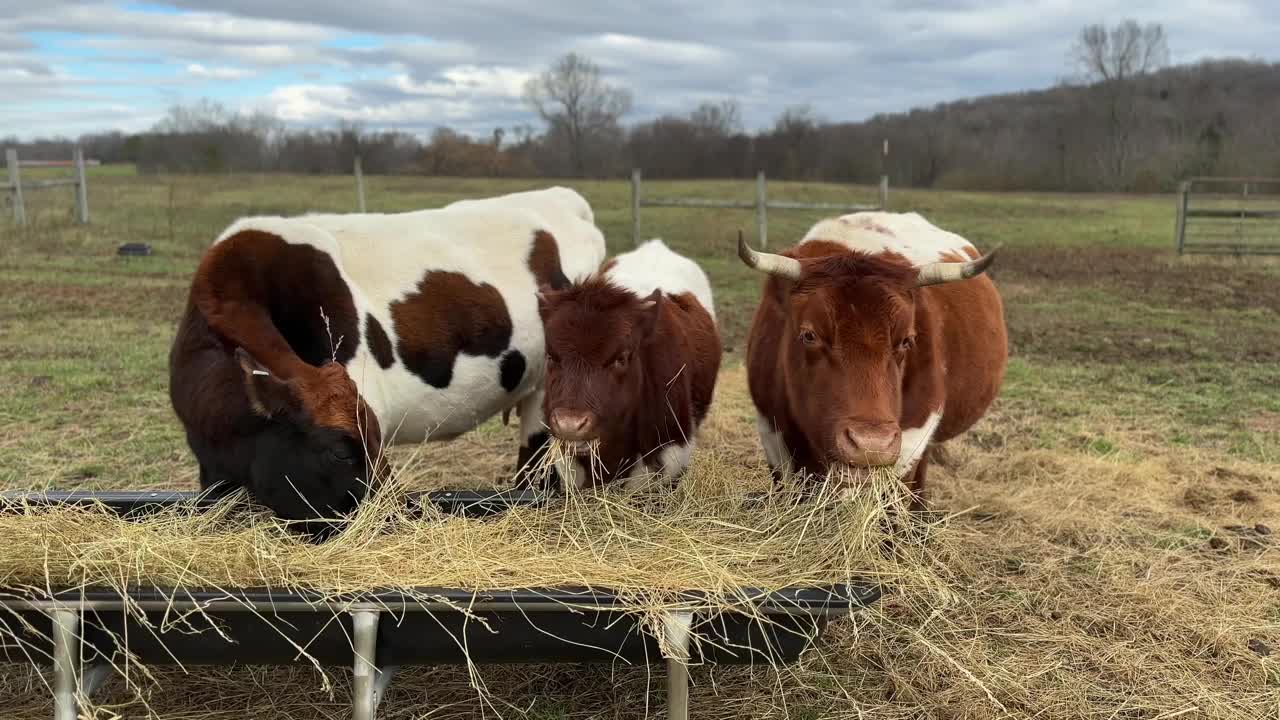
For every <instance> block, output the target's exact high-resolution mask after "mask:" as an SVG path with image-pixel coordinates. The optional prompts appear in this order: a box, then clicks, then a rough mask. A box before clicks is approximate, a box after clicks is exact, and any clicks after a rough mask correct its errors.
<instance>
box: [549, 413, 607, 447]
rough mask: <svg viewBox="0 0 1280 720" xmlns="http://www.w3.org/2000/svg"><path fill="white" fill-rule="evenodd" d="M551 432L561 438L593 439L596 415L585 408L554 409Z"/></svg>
mask: <svg viewBox="0 0 1280 720" xmlns="http://www.w3.org/2000/svg"><path fill="white" fill-rule="evenodd" d="M551 432H552V433H554V434H555V436H556V437H558V438H560V439H561V440H575V441H582V440H593V439H595V432H596V417H595V415H594V414H593V413H591V412H588V411H585V410H564V409H557V410H552V411H551Z"/></svg>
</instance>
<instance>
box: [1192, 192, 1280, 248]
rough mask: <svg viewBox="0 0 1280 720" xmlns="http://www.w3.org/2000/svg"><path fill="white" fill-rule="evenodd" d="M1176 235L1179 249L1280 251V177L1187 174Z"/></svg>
mask: <svg viewBox="0 0 1280 720" xmlns="http://www.w3.org/2000/svg"><path fill="white" fill-rule="evenodd" d="M1174 240H1175V242H1176V243H1177V245H1178V254H1179V255H1182V254H1190V253H1204V254H1215V255H1280V178H1256V177H1194V178H1191V179H1189V180H1184V181H1183V182H1182V184H1181V185H1179V186H1178V222H1177V226H1176V229H1175V231H1174Z"/></svg>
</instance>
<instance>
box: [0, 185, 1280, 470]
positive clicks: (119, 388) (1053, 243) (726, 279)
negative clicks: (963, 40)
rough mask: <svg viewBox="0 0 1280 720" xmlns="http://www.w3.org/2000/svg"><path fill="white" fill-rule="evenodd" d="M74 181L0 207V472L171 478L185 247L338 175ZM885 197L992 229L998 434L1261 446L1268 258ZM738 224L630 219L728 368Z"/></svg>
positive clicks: (292, 204)
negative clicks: (678, 269)
mask: <svg viewBox="0 0 1280 720" xmlns="http://www.w3.org/2000/svg"><path fill="white" fill-rule="evenodd" d="M41 172H42V173H47V172H53V171H52V170H42V171H41ZM547 184H549V183H548V182H546V181H537V180H489V179H453V178H422V177H370V178H367V196H368V201H369V207H370V210H373V211H403V210H409V209H415V208H422V207H429V206H435V205H440V204H444V203H447V202H450V201H453V200H456V199H459V198H465V197H476V196H483V195H492V194H498V193H502V192H510V191H515V190H521V189H528V188H533V187H539V186H545V185H547ZM569 184H571V185H572V186H574V187H575V188H577V189H579V190H580V191H581V192H583V193H584V194H585V195H586V196H587V198H588V200H589V201H590V202H591V203H592V206H593V208H594V209H595V212H596V217H597V222H598V224H599V225H600V227H601V228H602V230H603V231H604V233H605V235H606V237H607V238H608V241H609V247H610V251H611V252H619V251H623V250H625V249H627V248H628V247H630V244H631V237H630V234H631V216H630V189H629V186H628V184H627V183H626V182H621V181H588V182H572V183H569ZM644 187H645V192H646V194H647V195H648V196H650V197H659V196H700V197H717V198H734V199H750V198H751V197H752V196H753V192H754V187H753V184H752V183H751V182H749V181H719V180H717V181H702V182H646V183H645V185H644ZM90 188H91V190H90V206H91V208H92V213H93V218H92V223H91V224H90V225H89V226H87V227H83V226H79V225H76V224H74V223H73V222H72V218H71V203H70V193H69V191H65V192H64V191H63V190H62V189H59V190H50V191H42V192H33V193H31V194H30V196H29V198H28V214H29V217H30V218H31V223H30V225H29V226H28V227H26V228H24V229H20V230H19V229H15V228H14V227H12V226H11V225H9V224H7V223H4V224H0V287H3V288H4V291H3V293H0V335H3V337H4V338H5V340H4V342H3V343H0V423H3V425H4V426H5V427H6V428H7V429H8V430H9V432H7V433H5V435H4V437H0V486H7V487H27V486H104V485H105V486H110V485H115V486H120V485H154V484H165V483H169V484H183V483H187V482H189V481H190V479H191V478H192V477H193V475H194V473H193V469H192V468H191V466H190V461H189V458H188V456H187V453H186V449H185V443H184V442H183V439H182V434H181V431H180V428H179V427H178V425H177V422H176V420H175V419H174V418H173V417H172V413H171V411H170V409H169V405H168V398H167V392H166V388H167V368H166V359H167V353H168V346H169V343H170V341H171V339H172V332H173V329H174V325H175V322H176V320H177V317H178V313H179V311H180V309H181V306H182V303H183V302H184V300H185V293H186V289H187V283H188V282H189V275H190V272H191V271H192V269H193V268H194V267H195V265H196V263H197V262H198V259H199V257H200V254H201V252H203V250H204V248H205V247H207V245H208V243H209V242H210V241H211V240H212V238H213V237H214V236H215V235H217V234H218V232H219V231H221V230H222V229H223V228H224V227H225V226H226V225H227V224H228V223H230V222H231V221H232V220H234V219H235V218H237V217H239V216H242V215H247V214H254V213H285V214H289V213H301V212H306V211H312V210H322V211H346V210H353V209H354V206H355V192H354V185H353V182H352V180H351V179H350V178H349V177H301V176H278V175H252V176H249V175H236V176H211V177H190V176H138V175H136V174H134V173H133V172H132V170H131V169H128V170H126V169H123V168H116V167H111V166H108V167H100V168H93V169H92V170H91V179H90ZM769 192H770V197H773V198H777V199H788V200H809V201H822V202H837V201H852V202H872V201H874V198H875V191H874V189H873V188H869V187H855V188H851V187H845V186H836V185H827V184H805V183H785V182H775V183H771V184H770V186H769ZM891 203H892V205H893V206H894V208H895V209H899V210H916V211H919V212H921V213H922V214H924V215H925V216H926V217H928V218H929V219H930V220H932V221H933V222H935V223H937V224H938V225H940V226H942V227H944V228H947V229H950V230H953V231H955V232H958V233H961V234H963V235H965V236H967V237H969V238H970V239H972V240H973V241H974V242H975V243H976V244H977V245H978V246H979V247H981V248H989V247H991V246H993V245H995V244H997V243H1004V244H1005V249H1004V251H1003V252H1002V257H1001V259H1000V260H998V261H997V264H996V267H995V270H993V275H994V277H995V278H996V280H997V283H998V285H999V286H1000V287H1001V288H1002V289H1003V291H1004V296H1005V303H1006V314H1007V317H1008V321H1009V326H1010V333H1011V337H1012V339H1013V355H1014V357H1013V359H1012V362H1011V364H1010V368H1009V372H1008V380H1007V383H1006V386H1005V388H1004V391H1003V395H1002V399H1001V402H1000V407H999V411H1000V412H1002V413H1005V414H1006V415H1009V416H1011V417H1014V418H1015V419H1018V418H1021V419H1022V421H1021V422H1020V423H1019V425H1018V428H1019V432H1025V433H1028V434H1030V435H1031V436H1032V437H1033V438H1034V441H1035V443H1037V444H1039V445H1042V446H1044V447H1068V448H1077V449H1083V450H1085V451H1087V452H1090V453H1092V454H1095V455H1103V456H1107V455H1111V454H1115V453H1121V454H1123V453H1133V452H1137V451H1138V450H1137V449H1135V448H1134V447H1132V445H1133V439H1134V438H1140V439H1141V441H1142V443H1143V444H1144V445H1145V444H1146V443H1152V442H1154V443H1158V444H1164V445H1169V446H1191V447H1203V448H1206V449H1212V450H1214V451H1217V452H1223V453H1227V454H1231V455H1237V456H1240V457H1243V458H1248V459H1261V460H1275V459H1276V458H1277V457H1280V452H1278V451H1280V420H1277V418H1280V383H1277V382H1275V378H1276V376H1275V371H1274V368H1275V363H1276V362H1277V361H1280V338H1278V336H1280V333H1277V332H1276V331H1275V328H1276V327H1277V311H1276V303H1275V302H1274V301H1271V300H1267V295H1268V294H1270V296H1271V297H1274V289H1273V288H1274V282H1275V281H1276V280H1277V279H1278V278H1280V271H1278V266H1277V265H1276V264H1274V263H1261V264H1255V263H1248V264H1246V263H1235V262H1232V261H1212V260H1179V259H1177V258H1176V256H1175V255H1174V254H1173V253H1172V251H1171V244H1172V243H1171V234H1172V222H1173V216H1172V212H1171V210H1172V207H1173V203H1172V197H1122V196H1111V195H1106V196H1085V195H1052V194H983V193H951V192H928V191H894V192H893V193H892V195H891ZM821 216H822V214H821V213H813V212H802V211H772V212H770V216H769V220H770V224H769V235H770V246H771V247H772V248H778V247H784V246H786V245H787V244H790V243H791V242H794V240H795V239H797V238H798V237H800V236H801V235H802V234H803V233H804V231H805V230H806V229H807V228H808V227H809V225H810V224H812V223H813V222H814V221H815V220H817V219H819V218H820V217H821ZM739 228H741V229H743V230H745V231H746V232H747V233H748V235H749V236H754V233H755V231H754V228H755V219H754V216H753V214H752V212H751V211H739V210H707V209H667V208H645V209H644V210H643V211H642V224H641V232H642V236H643V237H644V238H649V237H663V238H665V239H666V240H667V241H668V242H669V243H670V244H671V245H672V246H673V247H674V248H676V249H677V250H679V251H681V252H684V253H687V254H689V255H691V256H692V257H694V258H696V259H697V260H698V261H699V262H700V263H701V264H702V265H703V267H704V268H705V269H706V270H707V272H708V274H709V275H710V277H711V279H712V283H713V286H714V291H715V294H716V303H717V311H718V315H719V317H720V318H721V322H722V325H723V333H724V336H725V346H726V348H728V349H729V350H730V357H729V358H727V365H730V366H732V365H733V364H735V363H737V362H739V357H740V353H741V351H742V347H743V342H744V338H745V334H746V330H747V326H748V324H749V322H750V318H751V314H752V312H753V310H754V307H755V302H756V300H757V297H758V293H759V286H760V282H759V277H758V276H756V275H754V274H753V273H752V272H750V271H748V270H747V269H745V268H744V267H742V265H741V264H740V263H739V262H738V260H737V258H736V256H735V255H734V241H735V238H736V235H737V232H738V229H739ZM130 241H140V242H147V243H150V244H151V245H152V246H153V248H154V249H155V252H156V254H155V255H154V256H153V257H147V258H129V259H126V258H120V257H117V256H116V255H115V254H114V252H115V248H116V247H117V246H118V245H119V244H120V243H123V242H130ZM1073 268H1074V270H1072V269H1073ZM1067 271H1072V272H1067ZM1205 273H1213V274H1214V275H1213V276H1212V277H1209V278H1208V279H1206V277H1205ZM1058 275H1061V277H1058ZM1193 291H1194V292H1193ZM1104 417H1105V418H1107V420H1106V421H1105V424H1106V425H1107V427H1099V424H1100V423H1103V422H1104V421H1102V420H1100V418H1104ZM491 426H492V427H491ZM485 431H486V432H497V431H498V429H497V426H496V425H495V424H493V423H491V424H489V425H486V426H485Z"/></svg>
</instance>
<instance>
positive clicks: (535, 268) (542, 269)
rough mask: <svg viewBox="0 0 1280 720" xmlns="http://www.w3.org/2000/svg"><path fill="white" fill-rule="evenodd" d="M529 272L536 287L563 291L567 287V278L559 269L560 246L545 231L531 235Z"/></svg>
mask: <svg viewBox="0 0 1280 720" xmlns="http://www.w3.org/2000/svg"><path fill="white" fill-rule="evenodd" d="M529 270H530V271H531V272H533V277H534V278H535V279H536V280H537V283H538V287H544V286H545V287H550V288H551V289H552V290H563V289H565V288H567V287H569V278H567V277H565V275H564V270H562V269H561V267H560V246H559V245H558V244H557V243H556V239H555V237H553V236H552V235H551V233H549V232H547V231H545V230H539V231H537V232H536V233H534V234H533V249H532V250H530V251H529Z"/></svg>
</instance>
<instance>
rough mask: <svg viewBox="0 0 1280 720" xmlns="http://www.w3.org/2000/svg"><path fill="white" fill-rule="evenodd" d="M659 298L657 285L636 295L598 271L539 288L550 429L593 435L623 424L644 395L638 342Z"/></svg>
mask: <svg viewBox="0 0 1280 720" xmlns="http://www.w3.org/2000/svg"><path fill="white" fill-rule="evenodd" d="M663 302H666V300H665V299H664V298H663V295H662V293H661V292H660V291H658V290H655V291H654V292H653V294H651V295H649V296H648V297H646V298H643V299H641V298H638V297H636V296H635V294H633V293H631V292H628V291H626V290H623V289H621V288H619V287H617V286H616V285H613V284H611V283H609V282H608V281H607V280H604V279H601V278H592V279H590V280H587V281H586V282H584V283H582V284H579V285H574V286H573V287H570V288H568V289H566V290H562V291H552V290H550V289H548V288H543V289H542V290H541V291H539V293H538V311H539V313H540V314H541V316H542V323H543V327H544V329H545V332H546V347H547V372H546V399H545V401H544V404H543V410H544V416H545V417H546V418H547V424H548V426H549V427H550V429H551V433H552V434H553V435H555V436H556V437H558V438H560V439H561V440H567V441H570V442H590V441H592V440H598V439H601V438H602V437H605V436H607V435H609V434H611V432H610V430H614V431H616V430H617V429H619V428H623V427H626V423H627V421H628V419H629V418H630V417H632V416H633V415H634V413H635V412H636V411H637V409H638V407H639V404H640V402H641V401H642V397H641V394H642V393H641V389H642V387H643V377H644V363H643V357H644V355H643V353H642V352H640V349H641V347H642V346H643V345H644V343H645V342H646V341H647V340H648V339H649V337H650V335H651V333H652V332H653V329H654V326H655V324H656V320H657V317H658V313H659V312H660V311H661V306H662V303H663Z"/></svg>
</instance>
